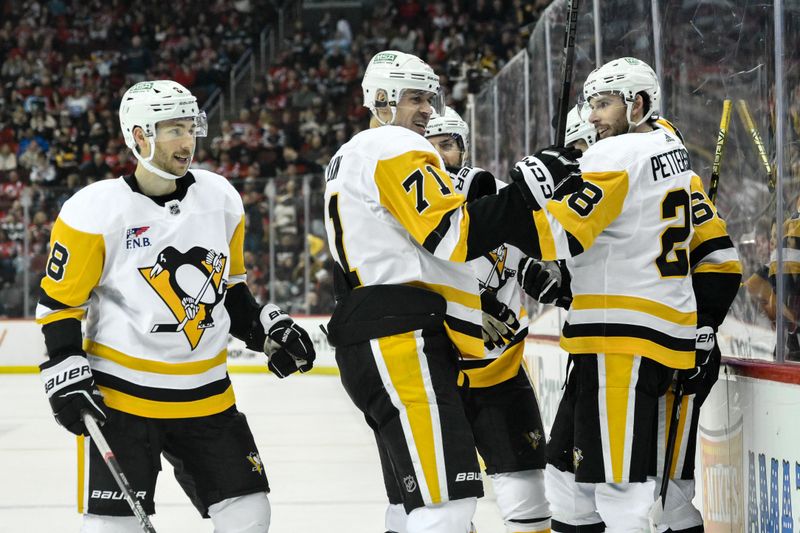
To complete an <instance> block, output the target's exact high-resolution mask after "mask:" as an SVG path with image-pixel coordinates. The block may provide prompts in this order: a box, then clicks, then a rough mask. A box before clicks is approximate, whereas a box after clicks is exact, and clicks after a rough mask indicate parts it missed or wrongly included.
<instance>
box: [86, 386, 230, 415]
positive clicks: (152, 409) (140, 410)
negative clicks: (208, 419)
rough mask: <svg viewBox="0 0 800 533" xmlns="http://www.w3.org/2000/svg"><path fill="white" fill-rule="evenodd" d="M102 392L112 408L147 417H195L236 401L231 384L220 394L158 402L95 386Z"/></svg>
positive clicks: (215, 411)
mask: <svg viewBox="0 0 800 533" xmlns="http://www.w3.org/2000/svg"><path fill="white" fill-rule="evenodd" d="M97 388H98V389H100V392H102V393H103V401H104V402H105V404H106V405H107V406H109V407H111V408H112V409H116V410H117V411H122V412H124V413H130V414H132V415H136V416H143V417H147V418H195V417H198V416H208V415H214V414H217V413H221V412H222V411H224V410H225V409H227V408H228V407H230V406H232V405H233V404H235V403H236V397H235V396H234V394H233V386H228V388H227V389H226V390H225V392H223V393H222V394H216V395H214V396H209V397H208V398H203V399H202V400H195V401H192V402H159V401H156V400H145V399H143V398H137V397H136V396H131V395H130V394H125V393H124V392H119V391H117V390H114V389H109V388H108V387H103V386H102V385H98V386H97Z"/></svg>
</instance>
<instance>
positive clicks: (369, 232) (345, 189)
mask: <svg viewBox="0 0 800 533" xmlns="http://www.w3.org/2000/svg"><path fill="white" fill-rule="evenodd" d="M468 225H469V215H468V212H467V210H466V206H465V201H464V197H463V196H462V195H461V194H458V193H456V192H455V189H454V188H453V183H452V181H451V178H450V176H449V175H448V174H447V172H446V171H445V170H444V164H443V162H442V160H441V157H440V156H439V154H438V153H437V152H436V150H435V149H434V148H433V146H432V145H431V144H430V143H429V142H428V141H427V139H425V138H424V137H422V136H421V135H418V134H416V133H414V132H412V131H410V130H408V129H406V128H402V127H399V126H381V127H379V128H373V129H369V130H366V131H362V132H360V133H359V134H357V135H355V136H354V137H353V138H352V139H351V140H350V141H349V142H348V143H346V144H345V145H344V146H342V147H341V148H340V149H339V151H338V152H336V154H335V155H334V156H333V158H332V159H331V162H330V164H329V166H328V170H327V172H326V186H325V226H326V230H327V234H328V244H329V246H330V249H331V251H332V253H333V257H334V259H335V260H336V263H337V267H339V268H341V269H342V270H343V272H344V277H345V278H346V279H347V284H348V285H349V288H351V289H353V288H356V287H361V286H370V285H387V284H390V285H402V284H407V285H413V286H417V287H422V288H426V289H429V290H432V291H434V292H436V293H438V294H440V295H441V296H443V297H444V298H445V300H446V301H447V311H446V314H447V318H446V323H445V326H446V328H447V333H448V335H449V337H450V338H451V340H452V341H453V342H454V344H455V345H456V347H457V348H458V349H459V350H460V351H461V352H462V354H465V355H473V356H474V355H475V354H481V355H482V353H483V340H482V335H481V311H480V297H479V291H478V282H477V280H476V279H475V274H474V272H473V270H472V269H471V268H470V266H469V265H467V264H466V263H465V262H464V261H465V260H466V253H467V252H466V250H467V246H466V241H467V232H468Z"/></svg>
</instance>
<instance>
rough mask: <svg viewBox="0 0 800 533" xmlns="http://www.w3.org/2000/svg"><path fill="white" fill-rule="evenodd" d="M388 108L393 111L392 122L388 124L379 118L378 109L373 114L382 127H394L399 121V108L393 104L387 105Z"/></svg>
mask: <svg viewBox="0 0 800 533" xmlns="http://www.w3.org/2000/svg"><path fill="white" fill-rule="evenodd" d="M386 107H388V108H389V109H390V110H391V111H392V120H390V121H388V122H384V121H383V120H381V117H380V116H378V110H377V108H373V109H372V114H373V116H374V117H375V120H377V121H378V122H379V123H380V125H381V126H392V125H394V121H395V120H397V108H396V107H395V106H393V105H391V104H386Z"/></svg>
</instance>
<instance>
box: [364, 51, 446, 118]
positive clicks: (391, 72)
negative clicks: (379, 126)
mask: <svg viewBox="0 0 800 533" xmlns="http://www.w3.org/2000/svg"><path fill="white" fill-rule="evenodd" d="M361 88H362V89H363V91H364V107H366V108H368V109H369V110H370V111H372V114H373V115H374V116H375V117H376V118H377V111H376V110H377V108H378V107H383V106H386V105H388V106H389V108H390V109H391V111H392V123H393V122H394V117H395V113H396V106H397V102H399V101H400V97H401V96H402V95H403V91H404V90H406V89H414V90H419V91H426V92H429V93H433V94H434V95H436V101H435V102H434V105H433V108H434V110H435V111H436V112H437V113H440V114H441V113H444V96H443V94H442V88H441V87H440V85H439V76H438V75H437V74H436V73H435V72H434V71H433V69H432V68H431V67H430V65H428V64H427V63H425V62H424V61H423V60H421V59H420V58H418V57H417V56H415V55H412V54H406V53H405V52H398V51H396V50H385V51H383V52H378V53H377V54H375V55H374V56H373V57H372V59H371V60H370V62H369V64H368V65H367V69H366V70H365V71H364V79H363V80H362V81H361ZM380 91H385V92H386V101H385V102H382V101H378V100H377V97H378V93H379V92H380ZM378 120H379V121H380V119H378Z"/></svg>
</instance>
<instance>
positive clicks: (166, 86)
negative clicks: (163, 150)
mask: <svg viewBox="0 0 800 533" xmlns="http://www.w3.org/2000/svg"><path fill="white" fill-rule="evenodd" d="M176 118H187V119H192V120H193V121H194V125H195V129H194V135H195V137H205V136H206V132H207V125H206V114H205V111H200V110H199V108H198V107H197V98H195V97H194V96H192V93H191V92H190V91H189V89H187V88H186V87H184V86H183V85H181V84H180V83H177V82H174V81H171V80H154V81H143V82H139V83H137V84H136V85H134V86H133V87H131V88H130V89H128V90H127V91H125V94H124V95H123V96H122V101H121V102H120V105H119V125H120V127H121V128H122V136H123V138H124V139H125V144H126V145H127V146H128V148H130V149H131V150H132V151H133V155H134V156H136V159H138V160H139V161H140V162H141V163H142V164H143V165H144V166H145V168H147V169H148V170H149V171H151V172H153V173H155V174H157V175H159V176H161V177H162V178H165V179H178V178H180V176H176V175H174V174H170V173H169V172H166V171H164V170H162V169H160V168H157V167H155V166H154V165H152V164H151V163H150V161H151V160H152V159H153V155H154V153H155V136H156V124H157V123H159V122H162V121H164V120H171V119H176ZM136 126H139V127H140V128H142V131H143V132H144V135H145V137H146V138H147V139H148V141H149V143H150V155H149V156H148V157H147V159H145V158H143V157H142V155H141V154H140V153H139V150H138V149H137V146H136V140H135V139H134V137H133V128H134V127H136Z"/></svg>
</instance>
